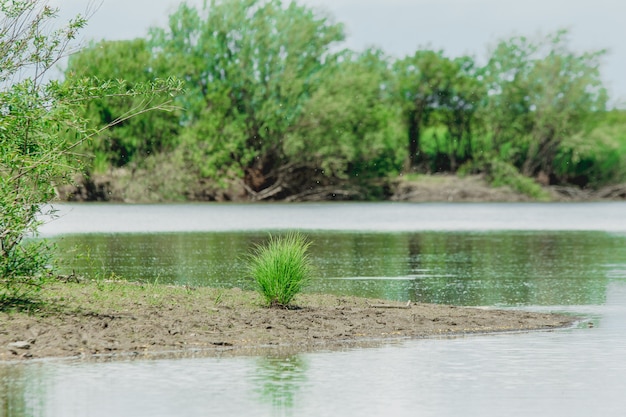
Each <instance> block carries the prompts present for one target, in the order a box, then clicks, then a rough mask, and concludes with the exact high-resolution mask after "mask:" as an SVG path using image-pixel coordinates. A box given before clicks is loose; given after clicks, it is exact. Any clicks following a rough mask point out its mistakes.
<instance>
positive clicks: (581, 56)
mask: <svg viewBox="0 0 626 417" xmlns="http://www.w3.org/2000/svg"><path fill="white" fill-rule="evenodd" d="M243 22H245V23H243ZM343 38H344V32H343V27H342V25H341V24H337V23H335V22H334V21H333V20H332V19H331V18H330V17H329V16H326V15H324V14H323V13H320V12H319V11H317V10H315V9H313V8H309V7H306V6H304V5H299V4H298V3H297V2H290V3H289V4H286V3H284V2H282V1H281V0H233V1H227V0H215V1H211V2H204V5H203V6H202V7H195V6H192V5H189V4H187V3H183V4H182V5H180V7H179V8H178V9H177V10H176V11H175V12H174V13H173V14H172V15H171V16H170V18H169V24H168V25H167V27H164V28H154V29H152V30H151V31H150V33H149V35H148V36H147V38H146V39H136V40H133V41H118V42H101V43H98V44H93V45H91V46H90V47H89V48H87V49H86V50H85V51H84V52H83V53H81V54H79V55H77V56H76V57H74V58H72V60H71V61H70V64H69V68H68V71H67V72H66V75H67V76H68V77H72V76H76V77H79V78H80V77H91V79H92V80H93V79H94V78H95V79H98V80H105V81H106V82H117V83H119V87H120V88H121V89H124V88H125V89H126V90H127V91H133V90H134V88H135V85H136V84H137V83H139V84H141V83H145V82H147V81H151V80H153V79H155V77H163V76H164V75H167V76H170V75H171V76H175V77H177V78H178V79H180V80H183V82H184V87H185V93H184V94H182V95H180V96H179V97H178V98H177V104H178V105H179V106H180V109H182V111H180V112H171V113H168V114H166V115H158V116H156V115H154V114H146V115H142V117H138V118H135V119H132V120H127V121H126V120H125V121H124V122H123V123H118V124H117V125H116V126H115V127H114V128H113V129H110V130H108V131H106V132H102V133H101V134H98V135H96V136H94V140H93V141H92V142H91V143H90V144H89V145H88V146H87V147H86V148H81V151H82V150H84V152H85V153H87V154H92V155H94V159H93V162H92V163H91V165H90V169H91V170H92V171H104V170H106V169H109V168H115V167H120V166H123V165H125V164H128V163H133V165H132V168H133V169H132V170H128V171H131V172H132V173H133V174H132V175H133V176H134V173H135V172H136V170H135V169H134V168H136V167H139V168H140V169H142V168H143V169H151V168H150V167H154V166H155V161H160V160H163V159H168V158H170V157H171V158H172V159H175V160H176V161H181V160H182V162H181V163H180V165H181V166H183V167H184V171H185V172H184V174H182V175H180V178H184V179H185V181H190V182H193V181H195V182H196V183H197V184H200V185H199V187H204V186H205V185H207V184H208V185H207V186H208V187H210V188H212V189H216V188H217V187H216V185H219V186H223V187H232V188H231V189H237V190H244V191H242V193H243V192H245V193H246V194H247V196H248V197H249V199H251V200H264V199H287V200H289V199H299V198H311V199H314V198H326V196H334V195H336V194H337V193H339V194H340V195H342V196H343V198H360V199H364V198H368V197H369V196H376V197H377V198H380V197H382V196H384V190H386V189H387V188H388V187H387V188H386V185H387V184H388V180H389V178H391V177H394V176H395V175H397V174H399V173H401V172H402V171H404V172H403V173H405V174H406V173H408V172H421V173H426V172H451V173H454V172H458V170H459V169H461V168H462V169H463V170H465V171H467V170H468V169H469V170H471V171H472V172H482V173H486V174H490V173H492V171H494V168H493V167H492V164H491V160H492V159H493V158H496V159H499V160H500V161H502V162H504V165H503V166H506V168H502V170H500V169H499V168H496V169H495V171H494V172H500V171H502V173H503V177H506V178H509V179H510V178H516V180H515V181H514V182H515V183H516V184H517V186H516V187H515V188H521V189H525V190H526V191H527V192H529V193H530V194H533V193H534V191H532V190H531V189H532V188H534V187H533V186H532V184H533V181H532V180H531V181H521V182H519V181H517V179H518V175H519V173H521V174H522V175H523V176H525V177H528V178H535V177H541V178H542V179H546V178H547V179H548V181H549V182H550V183H551V184H555V183H558V184H577V185H580V186H594V187H595V186H599V185H601V184H606V183H607V182H611V181H620V180H621V179H623V178H624V173H625V169H626V168H625V167H624V158H623V155H624V154H625V152H626V144H624V140H622V139H621V137H622V136H621V135H620V128H609V127H608V126H607V125H609V124H611V123H612V122H611V121H610V120H609V119H608V118H605V115H606V110H605V107H606V102H607V97H606V92H605V90H604V87H603V85H602V82H601V78H600V75H599V64H600V61H601V58H602V57H603V54H604V51H591V52H583V53H579V52H574V51H572V50H571V48H570V47H569V44H568V33H567V32H566V31H557V32H555V33H552V34H548V35H547V36H537V37H535V38H526V37H521V36H520V37H512V38H510V39H504V40H502V41H500V42H498V43H497V44H496V45H495V47H494V48H493V49H492V50H491V51H490V55H489V61H488V62H487V64H486V65H484V66H480V65H478V64H477V62H476V60H475V59H474V58H473V57H470V56H461V57H456V58H453V57H448V56H446V55H445V54H444V52H443V51H432V50H428V49H425V50H422V49H420V50H417V51H415V53H413V54H411V55H409V56H407V57H404V58H402V59H392V58H390V57H388V56H386V55H385V54H384V53H383V52H382V51H378V50H367V51H365V52H363V53H360V54H357V53H355V52H352V51H349V50H341V49H340V48H339V43H340V42H341V41H342V40H343ZM92 85H93V86H95V85H97V81H92ZM142 100H143V99H142V98H138V97H136V96H131V97H128V96H121V97H119V96H115V97H107V98H106V99H97V100H92V101H91V102H90V103H89V104H88V105H86V106H85V107H84V108H83V112H82V113H80V116H81V117H84V118H85V119H86V120H88V127H91V128H94V129H98V128H100V127H102V126H105V125H107V124H109V123H110V122H111V121H112V120H116V119H117V118H119V117H121V115H123V114H124V112H125V111H126V109H127V108H129V107H133V106H137V105H141V104H142V103H144V102H143V101H142ZM153 103H154V104H158V102H153ZM155 154H161V155H162V156H160V157H157V158H155V157H154V155H155ZM509 165H510V166H509ZM509 168H514V169H515V170H514V171H511V170H510V169H509ZM157 169H158V167H157ZM155 172H158V171H155ZM515 172H517V173H518V174H514V173H515ZM207 178H208V179H209V180H208V181H207ZM131 179H132V178H131ZM188 184H189V182H185V184H181V186H180V187H179V188H181V189H182V188H186V187H187V185H188ZM175 187H176V186H175V185H174V188H175ZM161 188H162V189H168V190H170V189H171V188H172V187H169V186H168V187H161ZM168 194H169V195H172V194H173V193H172V192H171V191H168ZM174 194H175V193H174ZM179 195H180V194H179ZM156 199H157V200H158V199H159V198H158V196H157V197H156Z"/></svg>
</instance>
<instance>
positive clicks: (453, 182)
mask: <svg viewBox="0 0 626 417" xmlns="http://www.w3.org/2000/svg"><path fill="white" fill-rule="evenodd" d="M159 167H160V169H161V171H162V175H158V176H155V175H154V174H153V173H152V172H151V171H149V170H129V169H126V168H119V169H116V170H114V171H111V172H109V173H106V174H98V175H94V176H93V177H92V178H90V179H89V180H87V179H85V178H82V177H78V178H76V180H75V184H76V185H72V186H64V187H60V188H59V189H58V190H57V193H58V199H59V200H60V201H113V202H125V203H162V202H171V201H214V202H225V201H231V202H250V201H255V198H254V196H251V195H249V194H248V193H247V192H246V190H245V189H244V188H243V186H242V184H241V183H240V182H236V181H233V182H230V183H229V184H226V185H224V186H217V185H216V184H213V183H211V182H210V181H207V180H197V179H194V178H193V177H192V176H191V175H190V174H189V173H186V172H185V171H184V170H181V169H178V168H177V167H176V166H174V165H172V164H170V163H166V162H163V161H160V162H159ZM388 188H389V190H387V191H388V192H387V194H388V195H387V198H388V199H389V200H391V201H411V202H527V201H533V199H532V198H531V197H529V196H527V195H524V194H522V193H520V192H518V191H516V190H513V189H512V188H510V187H508V186H501V187H493V186H491V185H490V184H489V182H488V181H487V180H486V179H485V177H484V176H483V175H467V176H463V177H460V176H457V175H452V174H432V175H419V176H414V175H409V176H400V177H398V179H396V180H395V181H392V182H391V183H390V184H389V187H388ZM331 189H332V190H333V191H332V192H326V191H325V190H326V189H325V187H320V188H319V189H316V190H313V189H312V190H310V191H309V192H303V193H299V194H296V195H293V196H290V197H288V198H286V200H287V201H308V200H316V201H317V200H324V199H329V200H337V199H342V198H338V197H337V194H341V193H342V191H341V190H338V191H336V190H334V188H332V187H331ZM544 190H545V191H546V195H547V196H548V199H549V200H550V201H559V202H567V201H571V202H584V201H623V200H624V199H626V184H614V185H609V186H606V187H603V188H600V189H598V190H592V189H581V188H579V187H575V186H545V187H544ZM344 191H345V190H344ZM356 195H358V193H357V194H356ZM332 196H334V197H332ZM343 197H345V198H343V199H351V196H350V195H344V196H343Z"/></svg>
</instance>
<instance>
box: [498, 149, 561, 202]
mask: <svg viewBox="0 0 626 417" xmlns="http://www.w3.org/2000/svg"><path fill="white" fill-rule="evenodd" d="M487 170H488V177H489V179H490V181H491V185H493V186H494V187H499V186H503V185H507V186H509V187H511V188H512V189H513V190H515V191H518V192H520V193H522V194H526V195H527V196H529V197H531V198H534V199H536V200H549V198H550V196H549V195H548V193H547V192H546V191H545V190H544V189H543V188H541V186H540V185H539V184H537V183H536V182H535V181H534V180H533V179H532V178H529V177H525V176H524V175H522V174H521V173H520V172H519V171H518V170H517V168H515V167H514V166H513V165H511V164H509V163H507V162H504V161H500V160H499V159H495V158H494V159H492V160H491V161H490V163H489V164H488V167H487Z"/></svg>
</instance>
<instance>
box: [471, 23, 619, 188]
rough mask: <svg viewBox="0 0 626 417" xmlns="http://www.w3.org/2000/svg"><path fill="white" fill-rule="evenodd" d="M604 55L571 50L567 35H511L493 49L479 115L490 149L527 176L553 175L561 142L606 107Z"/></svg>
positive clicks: (564, 32) (561, 32)
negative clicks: (602, 78)
mask: <svg viewBox="0 0 626 417" xmlns="http://www.w3.org/2000/svg"><path fill="white" fill-rule="evenodd" d="M603 54H604V51H593V52H585V53H580V54H579V53H576V52H573V51H572V50H570V48H569V47H568V42H567V32H566V31H558V32H556V33H554V34H551V35H549V36H546V37H545V38H540V39H537V40H532V39H528V38H526V37H514V38H511V39H509V40H506V41H502V42H500V43H499V44H498V45H497V46H496V48H495V49H494V51H493V53H492V55H491V58H490V60H489V63H488V64H487V66H486V72H485V75H486V77H487V83H488V88H489V90H488V97H487V101H486V105H485V106H484V109H483V110H484V111H483V114H482V116H483V117H484V119H485V121H486V123H485V126H486V128H487V129H488V130H489V131H490V133H491V135H492V140H493V146H494V149H495V151H496V152H497V153H498V154H499V155H500V157H501V158H503V159H505V160H510V161H514V164H515V165H516V166H517V167H518V168H519V169H520V170H521V172H522V173H523V174H524V175H526V176H536V175H540V174H541V175H544V176H547V177H550V176H553V174H554V166H553V163H554V160H555V157H556V155H557V154H558V152H559V148H560V146H561V144H562V143H563V141H564V140H566V139H567V138H568V137H570V136H572V135H575V134H576V133H578V132H580V131H581V130H583V128H584V126H585V125H586V123H587V122H588V121H589V120H590V119H591V118H592V117H594V115H595V113H597V112H602V111H604V109H605V106H606V100H607V96H606V91H605V89H604V88H603V85H602V81H601V79H600V73H599V65H600V59H601V57H602V56H603Z"/></svg>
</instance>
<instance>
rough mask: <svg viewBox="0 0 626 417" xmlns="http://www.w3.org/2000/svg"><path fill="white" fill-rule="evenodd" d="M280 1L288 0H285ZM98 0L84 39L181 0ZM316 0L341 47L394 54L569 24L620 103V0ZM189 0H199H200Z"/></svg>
mask: <svg viewBox="0 0 626 417" xmlns="http://www.w3.org/2000/svg"><path fill="white" fill-rule="evenodd" d="M284 1H285V2H287V1H288V0H284ZM100 2H102V5H101V6H100V8H99V9H98V10H97V12H96V13H95V14H94V15H93V16H92V18H91V19H90V22H89V25H88V27H87V28H86V29H85V30H84V31H83V36H84V38H85V39H87V40H89V39H96V40H100V39H130V38H135V37H141V36H145V35H146V33H147V29H148V28H149V27H150V26H163V25H165V24H166V22H167V16H168V15H169V14H170V13H171V12H173V11H174V10H175V9H176V7H177V6H178V4H180V3H181V0H95V3H96V4H99V3H100ZM300 2H301V3H304V4H307V5H310V6H313V7H319V8H322V9H324V10H326V11H328V12H330V14H331V15H332V16H334V17H335V19H336V21H337V22H341V23H344V24H345V25H346V30H347V34H348V38H347V42H346V45H345V46H346V47H349V48H351V49H355V50H360V49H363V48H366V47H368V46H378V47H381V48H382V49H383V50H384V51H385V52H387V53H390V54H392V55H395V56H404V55H407V54H412V53H413V52H415V50H416V49H417V48H418V47H420V46H427V47H432V48H435V49H443V50H444V52H445V53H446V54H447V55H448V56H451V57H454V56H459V55H463V54H469V55H473V56H475V57H476V58H478V59H479V60H482V59H484V58H485V57H486V56H487V51H488V48H489V46H491V45H493V44H494V43H495V42H496V41H497V40H498V39H502V38H508V37H510V36H512V35H534V34H537V33H543V34H546V33H549V32H553V31H555V30H557V29H559V28H568V29H570V31H571V41H572V43H571V45H572V47H573V48H574V49H576V50H579V51H583V50H589V49H608V51H609V52H608V55H607V56H606V58H605V60H604V65H603V76H604V80H605V84H606V86H607V87H608V89H609V93H610V94H611V97H612V102H613V103H614V104H618V105H619V106H620V107H626V1H624V0H523V1H522V0H300ZM93 3H94V0H50V4H52V5H55V6H59V7H60V8H61V14H62V16H63V17H68V16H72V15H74V14H76V13H84V12H85V10H86V9H88V7H89V5H90V4H92V5H93ZM189 3H192V4H201V3H202V0H190V1H189Z"/></svg>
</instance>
